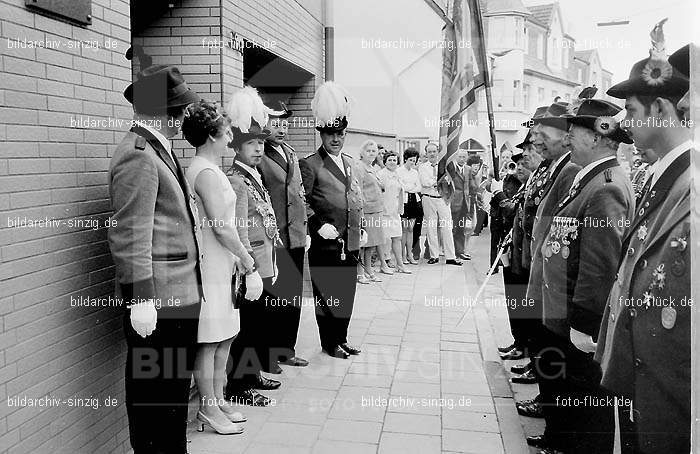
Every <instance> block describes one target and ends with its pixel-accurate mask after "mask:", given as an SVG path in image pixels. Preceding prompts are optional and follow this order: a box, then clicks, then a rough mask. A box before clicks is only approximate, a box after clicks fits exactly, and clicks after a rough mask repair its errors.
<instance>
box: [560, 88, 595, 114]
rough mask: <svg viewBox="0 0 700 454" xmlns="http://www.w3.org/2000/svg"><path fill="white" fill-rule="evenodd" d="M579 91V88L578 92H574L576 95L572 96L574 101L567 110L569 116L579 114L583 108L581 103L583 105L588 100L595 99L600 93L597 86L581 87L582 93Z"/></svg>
mask: <svg viewBox="0 0 700 454" xmlns="http://www.w3.org/2000/svg"><path fill="white" fill-rule="evenodd" d="M578 90H579V89H578V88H577V90H574V94H573V96H572V97H573V98H574V99H573V100H572V101H571V102H570V103H569V105H568V106H567V108H566V113H567V114H569V115H576V114H577V113H578V108H579V107H581V103H583V101H584V100H586V99H593V97H594V96H595V94H596V93H597V92H598V88H597V87H596V86H595V85H593V86H592V87H585V88H583V87H581V88H580V91H578ZM577 91H578V93H577Z"/></svg>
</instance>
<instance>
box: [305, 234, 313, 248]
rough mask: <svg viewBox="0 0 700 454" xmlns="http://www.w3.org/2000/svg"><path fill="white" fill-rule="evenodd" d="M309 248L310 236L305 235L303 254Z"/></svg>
mask: <svg viewBox="0 0 700 454" xmlns="http://www.w3.org/2000/svg"><path fill="white" fill-rule="evenodd" d="M310 247H311V235H306V246H304V252H306V251H308V250H309V248H310Z"/></svg>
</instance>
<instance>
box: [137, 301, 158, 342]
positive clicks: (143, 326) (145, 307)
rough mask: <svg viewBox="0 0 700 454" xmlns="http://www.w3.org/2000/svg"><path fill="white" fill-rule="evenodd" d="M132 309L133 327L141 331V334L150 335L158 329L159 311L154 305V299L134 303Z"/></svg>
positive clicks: (138, 331) (142, 335)
mask: <svg viewBox="0 0 700 454" xmlns="http://www.w3.org/2000/svg"><path fill="white" fill-rule="evenodd" d="M130 311H131V315H130V319H131V327H132V328H134V331H136V332H137V333H139V336H141V337H146V336H149V335H150V334H151V333H152V332H153V330H154V329H156V322H157V321H158V311H157V310H156V308H155V306H154V305H153V300H148V301H145V302H143V303H139V304H133V305H132V306H131V309H130Z"/></svg>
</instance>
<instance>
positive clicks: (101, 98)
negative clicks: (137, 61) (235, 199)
mask: <svg viewBox="0 0 700 454" xmlns="http://www.w3.org/2000/svg"><path fill="white" fill-rule="evenodd" d="M24 3H25V2H24V0H0V10H1V11H2V14H0V402H2V403H3V405H0V454H4V453H25V452H32V453H44V452H46V453H56V452H59V453H63V452H65V453H76V452H77V453H105V452H107V453H109V452H115V453H116V452H118V453H123V452H128V451H129V443H128V430H127V421H126V414H125V411H124V406H123V389H124V384H123V364H124V360H125V356H124V352H125V349H124V341H123V333H122V329H121V314H122V310H121V309H117V308H86V307H71V302H72V301H76V300H77V299H78V298H81V297H82V298H107V297H109V296H110V295H112V293H113V286H114V283H113V275H114V270H113V266H112V262H111V258H110V255H109V248H108V244H107V242H106V229H105V228H104V227H103V226H104V225H105V220H106V219H107V218H108V217H109V215H110V214H111V213H110V209H109V199H108V197H109V196H108V187H107V173H106V170H107V168H108V165H109V159H110V157H111V155H112V153H113V151H114V148H115V145H116V144H117V143H118V142H119V141H120V140H121V138H122V137H123V133H124V130H125V129H126V125H125V124H123V125H122V126H119V125H117V124H113V123H112V124H108V125H106V126H99V127H77V126H75V124H73V123H71V122H72V121H74V120H76V119H79V118H80V117H81V116H82V118H83V119H86V118H87V117H88V116H89V117H90V118H91V119H93V120H105V121H106V120H107V119H108V118H116V119H122V120H127V119H130V118H131V116H132V111H131V107H130V106H129V104H128V103H127V102H126V100H125V99H124V98H123V96H122V92H123V90H124V88H125V87H126V86H127V85H128V83H129V82H130V80H131V78H132V72H133V70H134V69H135V68H132V62H129V61H128V60H126V59H125V57H124V53H125V51H126V49H127V48H128V46H129V40H130V39H131V36H130V21H129V15H130V8H129V2H128V1H127V0H93V1H92V17H93V23H92V24H91V25H89V26H87V27H81V26H77V25H71V24H69V23H67V22H65V21H62V20H59V19H55V18H49V17H46V16H44V15H42V14H38V13H35V12H33V11H31V10H28V9H27V8H26V7H25V5H24ZM173 3H174V4H175V8H173V9H172V10H170V11H168V12H167V13H166V14H164V16H163V17H161V18H159V19H157V20H156V21H155V22H154V23H153V24H152V26H151V27H149V28H148V29H146V30H145V31H144V32H143V33H140V34H139V36H137V37H135V40H134V41H135V42H138V43H141V44H143V45H144V46H146V47H147V48H148V49H149V51H150V53H151V54H152V55H153V58H154V63H172V64H175V65H177V66H178V67H180V69H181V70H182V71H183V73H184V74H185V77H186V79H187V80H188V82H190V85H191V86H192V87H193V88H194V89H195V90H197V91H198V92H200V93H201V94H203V95H205V97H206V98H209V99H212V100H217V101H222V100H225V99H226V98H227V97H228V95H230V93H231V89H232V88H233V87H240V86H241V85H242V80H243V78H242V73H243V60H242V56H241V55H240V53H237V52H236V51H234V50H232V49H228V48H224V49H211V50H209V49H206V48H204V47H202V45H201V39H202V37H204V36H211V37H214V38H215V39H220V37H221V36H222V30H221V29H220V27H219V24H220V21H223V22H224V27H223V28H224V30H223V35H227V34H228V32H229V31H230V30H234V31H237V32H238V33H240V34H241V35H243V36H244V37H246V38H248V39H255V40H256V41H258V42H260V41H263V40H266V39H267V40H268V41H272V40H274V41H276V42H277V43H278V47H276V48H275V49H272V50H273V52H275V53H276V54H278V55H279V56H281V57H283V58H285V59H287V60H289V61H291V62H292V63H294V64H296V65H298V66H300V67H302V68H304V69H305V70H307V71H309V72H311V73H312V74H314V76H315V77H314V78H313V79H311V80H310V81H309V82H308V83H307V84H305V85H304V86H302V87H301V88H300V89H299V90H298V91H297V92H296V93H295V94H294V95H293V96H292V99H291V101H290V108H292V109H294V110H295V111H297V113H298V114H300V115H304V116H309V117H310V107H309V104H310V101H311V98H312V97H313V92H314V90H315V88H316V86H317V84H318V83H320V81H322V80H323V59H322V57H323V55H322V47H323V26H322V24H321V22H320V19H319V17H318V16H319V14H318V11H319V10H320V7H319V5H320V0H304V1H301V2H297V1H293V0H286V1H272V0H266V1H259V2H253V1H245V2H241V1H235V2H234V1H232V0H221V1H220V0H184V1H183V0H177V1H174V2H173ZM221 3H223V5H224V6H223V9H222V8H221V6H220V5H221ZM309 5H311V6H312V8H308V7H309ZM222 11H223V16H222ZM8 39H10V40H11V41H14V40H16V39H19V40H20V41H23V40H24V39H27V40H29V41H43V42H46V41H47V40H49V41H52V42H57V43H58V44H57V45H56V47H55V48H51V49H49V48H30V49H27V48H11V47H12V46H11V45H10V44H8ZM107 39H110V40H113V41H114V42H115V43H116V44H115V48H114V49H107V48H106V47H105V45H104V43H105V41H106V40H107ZM75 40H77V41H81V42H96V43H97V44H98V45H99V47H96V46H94V45H92V46H87V45H82V46H79V45H75ZM69 43H74V44H72V45H71V44H69ZM222 80H223V81H224V83H223V85H222ZM316 136H317V134H315V131H314V130H313V129H312V128H298V129H295V128H292V130H290V137H291V142H292V144H293V145H294V146H295V147H296V148H297V150H298V151H299V152H300V153H301V154H302V155H305V154H306V153H308V152H310V151H311V150H313V148H315V146H316V141H317V137H316ZM175 146H176V149H177V152H178V154H179V155H180V156H182V157H190V156H192V154H193V150H192V149H191V148H190V147H189V146H186V143H185V142H184V141H183V140H182V139H177V140H176V141H175ZM185 162H186V160H185ZM46 218H48V219H49V220H53V222H55V224H54V225H52V226H49V227H47V226H41V227H16V226H12V224H14V223H16V221H18V220H19V221H20V222H26V220H44V219H46ZM77 222H82V223H83V225H77ZM88 222H89V223H90V224H86V223H88ZM93 222H100V228H93V224H91V223H93ZM45 396H49V397H52V398H57V399H59V400H60V401H61V402H60V403H58V404H56V405H54V406H50V407H44V408H37V407H25V408H22V407H21V406H18V405H15V403H17V402H14V403H12V405H10V403H11V402H10V401H9V400H8V399H16V398H34V399H36V398H41V397H45ZM69 398H82V399H84V400H83V401H81V402H79V403H80V406H77V405H76V404H77V403H78V402H69V401H68V400H67V399H69ZM89 398H97V399H98V401H99V408H97V409H93V408H92V406H93V405H92V404H93V401H89V400H87V399H89ZM107 398H114V399H116V401H117V404H118V405H117V406H116V407H111V408H110V407H106V406H105V402H104V401H105V399H107ZM71 404H72V405H71Z"/></svg>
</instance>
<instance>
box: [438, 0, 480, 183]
mask: <svg viewBox="0 0 700 454" xmlns="http://www.w3.org/2000/svg"><path fill="white" fill-rule="evenodd" d="M450 11H451V13H452V14H451V16H452V17H451V20H452V24H448V25H446V26H445V37H444V41H445V46H444V47H443V51H442V93H441V99H440V155H439V156H440V163H439V164H438V179H439V180H443V181H445V180H447V181H445V182H446V183H449V174H446V173H445V166H446V165H447V161H448V160H449V158H450V156H452V154H453V153H454V152H456V151H457V148H458V147H459V136H460V134H461V133H462V116H463V115H464V113H465V111H466V110H467V107H469V106H470V105H471V104H473V103H474V102H475V100H476V89H477V88H479V87H481V86H484V85H485V80H486V78H485V74H486V71H487V69H486V66H485V65H486V48H485V47H484V44H485V43H484V36H483V35H484V34H483V27H482V23H481V13H480V11H479V1H478V0H452V8H451V9H450Z"/></svg>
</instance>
